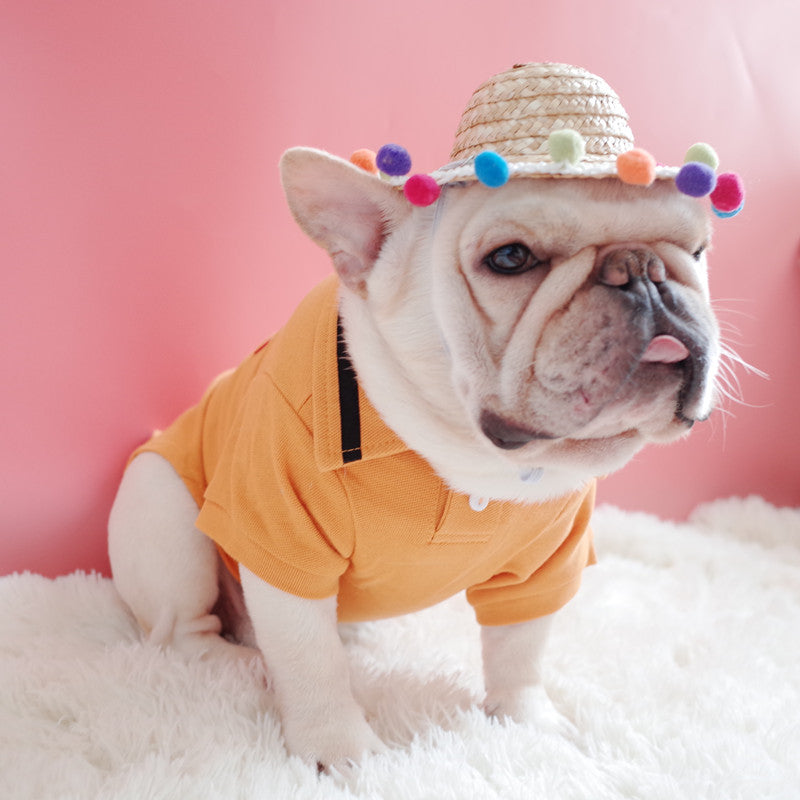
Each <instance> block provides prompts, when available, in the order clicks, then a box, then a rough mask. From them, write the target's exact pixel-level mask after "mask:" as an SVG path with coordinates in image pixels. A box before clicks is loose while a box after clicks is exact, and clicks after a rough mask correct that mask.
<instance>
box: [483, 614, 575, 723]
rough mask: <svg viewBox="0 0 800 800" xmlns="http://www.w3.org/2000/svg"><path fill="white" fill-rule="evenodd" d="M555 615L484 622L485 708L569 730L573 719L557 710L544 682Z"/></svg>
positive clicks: (518, 719)
mask: <svg viewBox="0 0 800 800" xmlns="http://www.w3.org/2000/svg"><path fill="white" fill-rule="evenodd" d="M551 623H552V616H548V617H541V618H539V619H534V620H531V621H530V622H521V623H519V624H517V625H498V626H484V627H483V628H481V643H482V645H483V674H484V682H485V684H486V700H485V701H484V708H485V710H486V712H487V713H488V714H490V715H492V716H494V717H498V718H503V717H509V718H511V719H512V720H514V721H515V722H530V723H533V724H534V725H536V726H537V727H539V728H540V729H542V730H546V731H551V732H562V733H563V732H566V731H567V730H568V729H569V728H570V723H569V722H568V721H567V720H566V719H565V718H564V717H563V716H562V715H561V714H559V712H558V711H556V709H555V706H553V703H552V702H551V700H550V698H549V697H548V696H547V692H546V691H545V689H544V686H543V684H542V674H541V661H542V652H543V650H544V647H545V644H546V642H547V638H548V634H549V632H550V626H551Z"/></svg>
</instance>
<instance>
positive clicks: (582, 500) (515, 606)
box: [467, 483, 595, 625]
mask: <svg viewBox="0 0 800 800" xmlns="http://www.w3.org/2000/svg"><path fill="white" fill-rule="evenodd" d="M594 495H595V486H594V483H592V485H591V486H590V487H589V488H588V489H587V490H586V491H584V492H582V493H578V494H577V495H576V496H575V499H574V500H573V501H572V502H570V503H568V504H567V505H566V507H565V508H564V509H563V511H562V513H561V514H559V515H558V518H557V519H556V520H555V521H554V522H553V523H552V525H553V526H554V527H555V529H556V530H548V531H545V532H544V533H543V534H540V535H538V536H537V537H536V538H535V539H534V540H533V541H532V542H531V543H530V544H529V545H528V546H527V547H524V548H523V549H522V550H520V552H519V553H517V554H516V555H515V556H514V557H513V558H512V559H510V560H509V561H508V562H507V563H506V565H505V567H504V569H503V570H502V571H500V572H498V573H497V574H495V575H494V576H493V577H491V578H490V579H489V580H487V581H484V582H483V583H481V584H478V585H476V586H472V587H471V588H469V589H468V590H467V599H468V600H469V602H470V604H471V605H472V606H473V607H474V609H475V614H476V616H477V619H478V622H479V623H480V624H481V625H512V624H515V623H518V622H526V621H528V620H531V619H535V618H537V617H543V616H546V615H548V614H552V613H554V612H555V611H558V609H560V608H562V607H563V606H565V605H566V604H567V603H568V602H569V601H570V600H571V599H572V597H573V596H574V595H575V594H576V593H577V592H578V589H579V588H580V583H581V575H582V573H583V570H584V568H585V567H587V566H589V565H591V564H594V563H595V554H594V545H593V537H592V530H591V527H590V525H589V521H590V518H591V515H592V510H593V508H594ZM555 533H558V534H560V535H558V536H555V535H554V534H555ZM542 535H544V536H545V537H547V538H550V537H552V538H553V541H554V545H553V546H552V548H551V552H550V553H549V554H547V556H546V558H545V560H544V561H542V555H541V538H540V537H541V536H542Z"/></svg>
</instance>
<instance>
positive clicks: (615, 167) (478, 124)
mask: <svg viewBox="0 0 800 800" xmlns="http://www.w3.org/2000/svg"><path fill="white" fill-rule="evenodd" d="M367 152H369V151H358V153H359V154H361V155H360V156H359V158H358V159H357V158H356V154H354V156H353V159H352V160H354V162H355V163H359V164H360V165H361V166H364V167H365V168H368V169H369V168H372V169H376V170H378V171H379V172H381V173H382V175H383V177H384V178H385V179H386V180H389V181H390V182H391V183H393V184H394V185H396V186H398V187H402V188H403V191H404V192H405V194H406V197H407V198H408V199H409V201H410V202H411V203H413V204H414V205H423V206H424V205H430V204H431V203H433V202H435V201H436V199H437V198H438V196H439V193H440V191H441V188H442V187H443V186H446V185H448V184H453V183H463V182H472V181H476V180H477V181H481V182H482V183H484V184H486V185H487V186H495V187H499V186H502V185H503V184H504V183H505V182H506V181H508V180H510V179H514V178H618V179H619V180H621V181H623V182H624V183H629V184H633V185H639V186H649V185H650V184H651V183H653V181H655V180H675V182H676V185H677V187H678V189H679V190H680V191H682V192H684V194H688V195H691V196H693V197H704V196H706V195H708V194H711V195H712V198H711V199H712V204H713V206H714V210H715V212H716V213H717V214H718V215H719V216H733V214H735V213H737V212H738V211H739V210H740V208H741V205H742V202H743V199H744V190H743V188H742V185H741V180H740V179H739V178H738V176H736V175H734V174H733V173H727V174H725V175H720V176H719V178H718V176H717V174H716V169H717V166H718V165H719V159H718V158H717V155H716V153H715V152H714V150H713V149H712V148H711V147H710V146H709V145H707V144H704V143H698V144H695V145H693V146H692V147H691V148H689V151H688V152H687V158H686V162H685V163H684V164H683V165H682V166H680V167H670V166H663V165H659V164H657V163H656V160H655V158H653V156H652V155H650V153H648V152H647V151H645V150H642V149H640V148H636V147H634V140H633V133H632V131H631V129H630V127H629V125H628V114H627V112H626V111H625V109H624V108H623V106H622V103H621V102H620V99H619V97H618V96H617V95H616V93H615V92H614V90H613V89H612V88H611V87H610V86H609V85H608V84H607V83H606V82H605V81H604V80H603V79H602V78H599V77H598V76H597V75H593V74H592V73H591V72H587V71H586V70H585V69H583V68H581V67H576V66H572V65H570V64H551V63H543V64H518V65H516V66H514V67H513V68H512V69H510V70H507V71H506V72H501V73H499V74H498V75H495V76H494V77H492V78H490V79H489V80H488V81H486V82H485V83H483V84H482V85H481V86H479V87H478V89H477V90H476V91H475V92H474V94H473V95H472V98H471V99H470V101H469V103H468V104H467V107H466V109H465V110H464V113H463V116H462V117H461V122H460V123H459V125H458V128H457V130H456V135H455V142H454V145H453V150H452V152H451V154H450V162H449V163H448V164H446V165H444V166H443V167H440V168H439V169H437V170H434V171H433V172H432V173H430V174H428V175H412V176H411V177H408V172H409V171H410V167H411V159H410V157H409V155H408V153H407V152H406V151H405V150H404V149H403V148H402V147H400V146H398V145H393V144H390V145H384V147H382V148H381V150H379V151H378V153H377V156H376V162H375V166H374V167H372V166H371V165H370V164H367V163H364V161H363V154H364V153H367ZM715 191H716V198H715V195H714V192H715Z"/></svg>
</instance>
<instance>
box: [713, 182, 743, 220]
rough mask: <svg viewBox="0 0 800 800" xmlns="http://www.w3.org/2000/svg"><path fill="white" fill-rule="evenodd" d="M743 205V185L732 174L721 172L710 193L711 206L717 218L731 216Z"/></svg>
mask: <svg viewBox="0 0 800 800" xmlns="http://www.w3.org/2000/svg"><path fill="white" fill-rule="evenodd" d="M743 203H744V184H743V183H742V179H741V178H740V177H739V176H738V175H737V174H736V173H734V172H723V173H722V174H721V175H720V176H719V177H718V178H717V185H716V187H715V189H714V191H713V192H711V205H712V206H713V208H714V211H715V212H716V213H717V215H718V216H721V215H722V214H728V215H730V216H733V215H734V214H735V213H737V212H738V211H739V210H740V209H741V207H742V204H743ZM720 212H722V214H720Z"/></svg>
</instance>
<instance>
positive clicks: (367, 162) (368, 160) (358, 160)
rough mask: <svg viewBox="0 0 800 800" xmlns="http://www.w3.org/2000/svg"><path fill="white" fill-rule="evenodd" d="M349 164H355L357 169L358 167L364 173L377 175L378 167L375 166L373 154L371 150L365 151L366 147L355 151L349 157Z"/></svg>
mask: <svg viewBox="0 0 800 800" xmlns="http://www.w3.org/2000/svg"><path fill="white" fill-rule="evenodd" d="M350 163H351V164H355V165H356V166H357V167H360V168H361V169H363V170H364V171H365V172H369V173H371V174H372V175H377V174H378V167H377V165H376V164H375V153H374V152H373V151H372V150H367V148H366V147H364V148H362V149H361V150H356V151H355V153H353V154H352V155H351V156H350Z"/></svg>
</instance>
